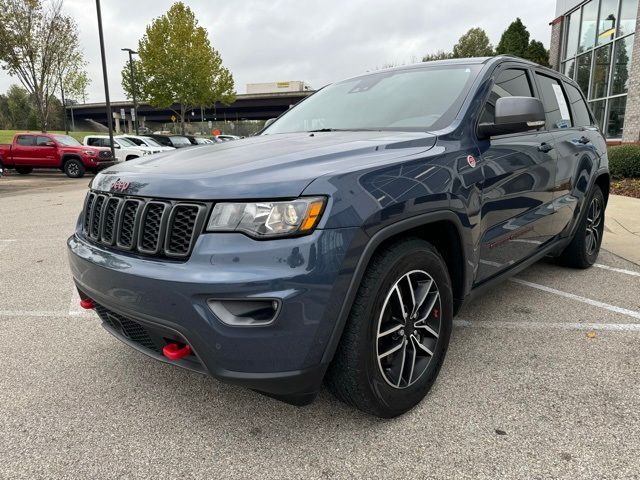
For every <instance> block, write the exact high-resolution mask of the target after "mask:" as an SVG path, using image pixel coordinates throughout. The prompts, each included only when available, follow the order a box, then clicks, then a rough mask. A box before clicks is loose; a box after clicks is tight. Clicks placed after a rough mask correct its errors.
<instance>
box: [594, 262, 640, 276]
mask: <svg viewBox="0 0 640 480" xmlns="http://www.w3.org/2000/svg"><path fill="white" fill-rule="evenodd" d="M593 266H594V267H598V268H602V269H604V270H609V271H611V272H618V273H624V274H626V275H631V276H633V277H640V272H634V271H633V270H625V269H624V268H615V267H610V266H609V265H602V264H601V263H594V264H593Z"/></svg>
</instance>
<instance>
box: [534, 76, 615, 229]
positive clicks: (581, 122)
mask: <svg viewBox="0 0 640 480" xmlns="http://www.w3.org/2000/svg"><path fill="white" fill-rule="evenodd" d="M537 81H538V83H539V84H540V86H541V89H542V93H543V95H545V94H546V96H548V97H549V96H550V97H552V98H553V100H555V102H554V104H555V103H559V104H560V106H562V103H563V102H565V103H566V105H567V106H566V109H568V114H569V116H570V117H571V120H570V121H569V122H562V120H560V121H561V123H560V124H556V125H555V128H553V129H552V133H553V135H554V136H555V139H556V140H555V142H556V150H557V153H558V170H557V175H556V185H555V189H554V190H555V193H554V203H555V206H556V211H557V214H556V216H555V217H556V231H557V232H558V233H562V234H563V235H565V234H569V233H570V227H571V225H572V224H573V219H574V217H575V216H576V215H578V214H579V212H580V207H581V205H582V201H583V199H584V196H585V194H586V192H587V190H588V188H589V186H590V185H591V179H592V177H593V175H594V174H595V172H596V170H597V169H598V166H599V164H600V157H601V156H602V155H603V154H604V153H605V152H606V148H607V145H606V142H605V140H604V138H603V137H602V134H601V133H600V131H599V129H598V127H597V126H596V124H595V120H594V118H593V116H592V115H591V113H590V112H589V109H588V108H587V104H586V102H585V99H584V97H583V95H582V93H581V92H580V90H579V89H578V88H577V87H576V86H574V85H572V84H571V83H568V82H561V81H559V80H558V79H550V78H549V77H545V76H544V75H542V74H537ZM552 107H553V106H550V108H552ZM566 115H567V112H565V116H566ZM556 118H558V115H557V113H556Z"/></svg>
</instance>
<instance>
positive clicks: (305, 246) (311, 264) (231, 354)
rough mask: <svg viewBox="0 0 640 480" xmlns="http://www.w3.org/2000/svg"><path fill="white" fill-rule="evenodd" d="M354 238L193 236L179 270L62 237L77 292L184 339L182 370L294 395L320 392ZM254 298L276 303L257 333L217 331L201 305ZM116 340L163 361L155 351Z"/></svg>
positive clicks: (327, 233) (353, 232)
mask: <svg viewBox="0 0 640 480" xmlns="http://www.w3.org/2000/svg"><path fill="white" fill-rule="evenodd" d="M359 232H360V230H359V229H357V228H345V229H332V230H317V231H315V232H314V233H313V234H311V235H308V236H305V237H300V238H293V239H280V240H270V241H257V240H253V239H250V238H248V237H246V236H244V235H242V234H234V233H225V234H202V235H200V236H199V238H198V240H197V243H196V245H195V247H194V250H193V253H192V254H191V257H190V258H189V259H188V261H186V262H177V261H173V260H167V259H159V258H149V257H142V256H139V255H133V254H127V253H123V252H121V251H115V250H110V249H108V248H105V247H102V246H99V245H96V244H93V243H90V242H87V241H86V240H85V239H84V238H83V237H82V235H81V234H75V235H73V236H72V237H70V238H69V240H68V246H69V259H70V265H71V270H72V274H73V277H74V280H75V282H76V285H77V287H78V289H79V291H80V294H81V295H82V296H83V297H84V296H86V297H89V298H91V299H93V300H94V301H95V302H96V303H97V304H98V305H100V307H101V308H104V309H105V310H106V311H109V312H112V313H113V314H114V315H115V316H122V317H126V318H128V319H131V320H133V321H135V322H137V323H140V324H142V325H146V326H148V327H149V328H150V329H151V330H154V331H156V332H158V331H160V332H162V331H164V332H169V333H167V334H166V335H164V337H166V338H174V339H175V338H178V339H180V338H183V339H184V340H185V341H186V343H189V344H190V345H191V347H192V349H193V350H194V352H195V355H196V357H197V362H196V364H200V365H201V367H202V368H198V367H196V366H195V364H194V365H190V364H189V362H182V363H181V366H184V367H187V368H194V369H196V370H202V371H206V372H207V373H209V374H211V375H212V376H214V377H216V378H219V379H222V380H225V381H228V382H231V383H236V384H241V385H244V386H247V387H249V388H254V389H256V390H260V391H263V392H267V393H271V394H274V395H298V394H309V393H313V392H315V391H317V390H318V389H319V387H320V384H321V381H322V377H323V376H324V372H325V370H326V367H327V365H326V364H323V363H322V358H323V355H324V353H325V350H326V349H327V347H328V345H329V340H330V338H331V336H332V334H333V332H334V327H335V325H336V322H337V319H338V315H339V312H340V308H341V307H342V304H343V302H344V301H345V297H346V292H347V290H348V286H349V282H350V280H351V276H352V274H353V270H354V268H355V263H356V262H355V261H354V258H355V260H357V252H358V251H359V250H360V248H359V247H358V246H357V245H355V244H357V243H358V241H355V240H356V239H357V238H359ZM354 255H355V257H354ZM261 298H268V299H278V300H279V301H280V302H281V307H280V309H279V312H278V315H277V317H276V318H275V320H274V322H273V323H271V324H269V325H266V326H255V327H247V326H229V325H226V324H224V323H222V321H221V320H220V319H218V318H217V317H216V316H215V315H214V314H213V312H212V311H211V309H210V308H209V307H208V304H207V300H210V299H226V300H229V299H261ZM102 313H104V312H102ZM101 316H102V317H103V318H104V315H102V314H101ZM105 324H106V325H105V326H106V327H107V329H108V330H109V331H111V333H114V334H116V335H117V331H115V329H113V328H111V326H110V325H109V324H108V322H105ZM171 332H173V333H175V335H174V336H172V335H171ZM121 339H122V340H124V341H126V342H127V343H129V344H130V345H131V346H133V347H135V348H138V349H139V350H142V351H144V352H145V353H147V354H149V355H151V356H154V357H156V358H158V359H161V360H165V359H164V357H162V355H159V354H158V352H157V351H155V352H154V351H153V350H152V349H148V348H144V347H141V346H140V344H135V342H130V341H127V340H128V339H126V338H122V337H121Z"/></svg>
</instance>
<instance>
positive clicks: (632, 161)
mask: <svg viewBox="0 0 640 480" xmlns="http://www.w3.org/2000/svg"><path fill="white" fill-rule="evenodd" d="M609 170H610V171H611V175H612V176H613V177H623V178H631V177H640V145H636V144H630V145H618V146H616V147H609Z"/></svg>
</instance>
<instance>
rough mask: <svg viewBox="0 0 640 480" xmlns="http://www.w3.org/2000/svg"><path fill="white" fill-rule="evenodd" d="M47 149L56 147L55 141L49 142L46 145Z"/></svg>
mask: <svg viewBox="0 0 640 480" xmlns="http://www.w3.org/2000/svg"><path fill="white" fill-rule="evenodd" d="M44 146H45V147H55V146H56V142H54V141H53V140H49V141H48V142H47V143H45V144H44Z"/></svg>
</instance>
